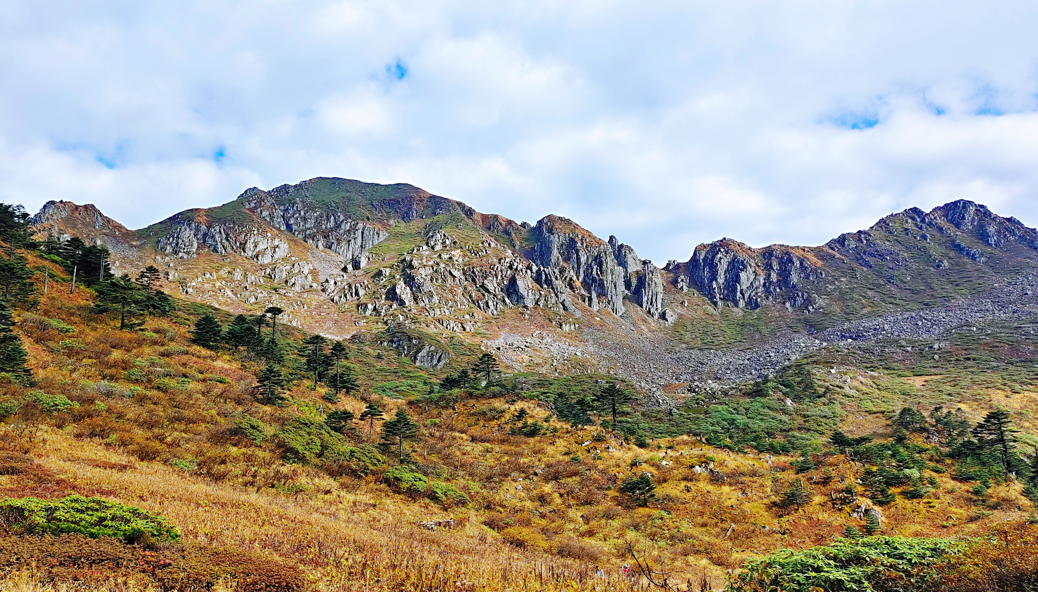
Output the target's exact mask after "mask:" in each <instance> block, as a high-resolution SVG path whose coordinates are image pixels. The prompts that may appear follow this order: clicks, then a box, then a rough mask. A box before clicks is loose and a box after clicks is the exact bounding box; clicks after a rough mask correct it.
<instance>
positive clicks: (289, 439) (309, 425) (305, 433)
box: [275, 417, 350, 465]
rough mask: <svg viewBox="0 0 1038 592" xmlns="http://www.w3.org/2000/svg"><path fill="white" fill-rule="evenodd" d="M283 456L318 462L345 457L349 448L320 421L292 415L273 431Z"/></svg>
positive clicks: (296, 461) (306, 461)
mask: <svg viewBox="0 0 1038 592" xmlns="http://www.w3.org/2000/svg"><path fill="white" fill-rule="evenodd" d="M275 437H276V438H277V440H278V442H279V443H280V444H281V446H282V448H283V450H284V454H285V459H286V460H287V461H288V462H294V463H299V464H304V465H317V464H320V463H321V462H322V461H324V462H330V461H336V460H348V459H349V457H350V451H349V449H348V447H347V446H346V443H345V441H344V440H343V439H342V436H340V435H339V434H336V433H335V432H333V431H332V430H331V429H330V428H329V427H328V426H327V425H325V423H324V422H323V421H319V420H316V419H313V418H310V417H295V418H292V419H290V420H288V421H287V422H285V425H284V426H283V427H282V428H281V430H279V431H278V432H277V434H275Z"/></svg>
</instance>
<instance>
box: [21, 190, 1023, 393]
mask: <svg viewBox="0 0 1038 592" xmlns="http://www.w3.org/2000/svg"><path fill="white" fill-rule="evenodd" d="M35 222H36V227H37V229H38V231H39V232H40V233H42V234H57V235H62V236H66V235H72V234H75V235H79V236H83V237H84V238H88V239H91V240H96V241H100V242H103V243H105V244H107V245H108V246H109V248H111V249H112V251H113V253H114V254H115V261H114V264H115V268H116V269H117V270H118V269H140V268H142V267H144V266H145V265H148V264H154V265H156V266H157V267H159V268H160V269H161V270H162V271H163V277H164V281H165V284H166V288H167V289H168V290H170V291H173V292H174V293H178V294H179V295H181V296H183V297H185V298H188V299H192V300H196V301H199V302H205V303H208V304H212V305H215V306H219V307H221V308H224V309H227V310H231V311H235V312H249V311H252V312H255V311H258V310H261V309H262V308H265V307H266V306H268V305H277V306H280V307H282V308H284V309H285V310H286V311H287V312H286V314H285V316H284V317H283V318H284V320H286V321H287V322H288V323H290V324H294V325H296V326H299V327H302V328H304V329H307V330H310V331H315V332H320V333H323V334H326V335H329V336H334V337H345V336H349V335H352V334H354V333H356V332H365V331H373V330H380V328H381V327H384V326H385V325H386V324H394V323H395V324H403V325H405V326H409V327H414V328H416V329H419V330H421V331H424V332H426V333H428V334H429V335H431V336H433V337H434V338H436V339H440V340H451V339H460V340H462V341H463V342H466V343H468V344H470V345H473V346H475V345H478V346H481V347H483V348H488V347H492V348H495V349H497V350H498V351H500V352H501V354H502V357H503V359H504V361H505V362H506V363H509V364H511V365H513V366H514V367H516V368H528V369H537V370H543V371H549V372H551V371H590V370H596V371H615V370H616V369H617V368H619V367H620V366H621V365H622V366H624V367H625V369H626V370H628V371H629V372H630V373H631V375H632V376H634V377H635V378H636V379H637V380H638V381H639V382H640V383H641V384H642V385H643V386H645V387H647V388H659V387H662V386H664V385H667V384H670V383H680V382H688V380H689V376H687V374H688V372H687V369H689V368H698V367H699V366H700V365H699V364H694V363H693V364H689V361H688V359H687V358H688V356H693V357H695V356H697V355H698V354H696V353H695V350H697V349H701V348H704V347H705V348H714V349H716V348H719V347H721V348H726V349H730V348H733V347H734V348H739V349H746V348H750V350H748V351H750V353H748V354H746V356H748V357H747V359H748V360H753V361H752V362H747V363H746V364H744V366H746V367H747V368H749V367H750V366H756V367H757V371H760V368H764V369H765V370H767V369H768V368H770V366H769V365H768V364H761V363H760V360H759V359H760V358H761V356H762V355H763V356H764V357H765V358H769V359H776V360H785V359H786V358H787V357H788V355H787V354H791V355H793V356H794V357H795V356H797V355H801V354H802V353H803V351H804V350H805V349H806V350H810V349H811V348H812V347H814V345H812V344H816V343H821V342H822V341H824V339H823V337H822V336H821V334H819V335H818V336H814V337H810V335H813V334H815V333H816V332H820V331H825V330H835V328H837V327H841V326H843V329H842V331H843V332H844V333H848V334H856V333H855V331H853V330H852V329H851V328H849V327H846V326H844V325H846V323H861V322H864V320H865V319H869V318H875V317H879V316H881V315H885V314H896V313H904V312H912V311H920V310H930V309H933V310H937V309H943V308H947V307H949V306H962V303H963V302H965V301H968V300H969V299H970V298H979V297H982V295H985V294H986V295H987V296H984V297H985V298H988V299H989V300H990V299H991V298H996V299H997V298H998V294H997V292H998V291H999V290H1000V289H1002V288H1000V287H999V286H1005V285H1006V284H1007V283H1008V282H1010V281H1018V282H1019V281H1026V280H1025V279H1022V278H1026V276H1027V273H1028V272H1030V271H1032V270H1034V269H1035V268H1036V266H1038V233H1036V231H1035V230H1034V229H1032V228H1028V227H1026V226H1024V225H1023V224H1022V223H1020V222H1019V221H1018V220H1015V219H1013V218H1002V217H1000V216H997V215H995V214H994V213H992V212H991V211H990V210H988V209H987V208H986V207H984V206H982V205H978V204H974V203H972V202H968V201H956V202H952V203H949V204H946V205H944V206H941V207H938V208H935V209H934V210H933V211H931V212H929V213H925V212H922V211H921V210H918V209H915V208H913V209H910V210H906V211H904V212H901V213H898V214H893V215H891V216H888V217H886V218H884V219H882V220H880V221H879V222H877V223H876V224H875V225H874V226H873V227H871V228H870V229H868V230H863V231H859V232H855V233H848V234H844V235H841V236H840V237H838V238H836V239H834V240H832V241H830V242H828V243H826V244H825V245H822V246H819V247H789V246H784V245H774V246H769V247H765V248H763V249H755V248H751V247H748V246H747V245H745V244H742V243H739V242H738V241H735V240H732V239H722V240H719V241H715V242H713V243H709V244H704V245H700V246H698V247H696V249H695V250H694V251H693V254H692V256H691V257H690V258H689V259H688V260H687V261H686V262H684V263H679V262H676V261H671V262H670V263H668V264H667V265H666V267H664V268H663V269H662V270H661V269H660V268H658V267H657V266H656V265H654V264H653V263H652V262H651V261H648V260H642V259H640V258H639V257H638V255H637V253H636V252H635V251H634V249H633V248H632V247H630V246H628V245H624V244H621V243H619V241H617V240H616V239H615V238H614V237H610V238H609V240H603V239H600V238H598V237H596V236H594V235H593V234H592V233H590V232H588V231H587V230H586V229H583V228H581V227H580V226H579V225H578V224H576V223H575V222H573V221H571V220H568V219H565V218H561V217H558V216H546V217H545V218H543V219H541V220H540V221H538V222H537V224H535V225H532V226H531V225H529V224H527V223H517V222H515V221H512V220H508V219H507V218H503V217H501V216H496V215H487V214H481V213H479V212H476V211H475V210H474V209H472V208H471V207H469V206H467V205H465V204H463V203H461V202H458V201H454V200H450V199H447V198H443V197H440V196H436V195H432V194H430V193H428V192H426V191H423V190H421V189H419V188H416V187H413V186H411V185H406V184H396V185H377V184H370V183H362V182H360V181H353V180H347V179H337V178H317V179H311V180H308V181H304V182H302V183H299V184H297V185H282V186H279V187H277V188H274V189H272V190H270V191H264V190H261V189H256V188H253V189H249V190H247V191H245V192H244V193H242V195H241V196H239V197H238V198H237V199H236V200H234V201H232V202H229V203H227V204H225V205H223V206H220V207H217V208H210V209H201V210H187V211H185V212H181V213H180V214H177V215H175V216H172V217H170V218H168V219H167V220H164V221H162V222H159V223H157V224H154V225H152V226H149V227H147V228H144V229H141V230H138V231H128V230H126V229H125V228H123V227H122V226H120V225H118V223H115V222H114V221H111V220H109V219H107V218H105V217H104V216H103V215H102V214H100V212H98V211H97V210H96V208H94V207H93V206H75V205H73V204H69V203H68V202H60V203H57V202H50V203H48V204H47V205H45V206H44V208H43V210H41V212H40V213H39V214H38V215H37V216H36V218H35ZM1017 300H1019V298H1017ZM1014 302H1015V301H1014ZM797 334H800V335H801V336H800V337H796V335H797ZM874 337H878V335H875V336H874ZM796 343H803V344H805V345H804V347H800V346H796ZM790 344H792V346H791V345H790ZM689 346H691V347H692V348H693V349H692V350H690V349H689ZM753 348H758V349H760V348H763V350H764V354H760V352H756V353H754V351H755V350H753ZM418 349H422V348H418ZM427 353H428V355H424V356H423V357H422V360H421V363H422V364H426V363H431V364H434V365H440V364H443V363H446V361H447V360H449V358H450V352H448V351H447V350H446V349H445V348H438V349H437V348H435V347H434V350H427ZM736 357H738V356H736ZM682 367H684V368H685V369H686V370H685V371H682ZM714 369H715V368H713V366H711V368H707V369H706V371H704V374H707V375H708V374H710V373H711V372H712V371H713V370H714ZM721 374H722V375H723V374H725V373H724V372H721ZM728 374H731V373H728ZM735 374H738V375H740V376H742V375H745V374H746V371H745V370H743V371H741V372H736V373H735Z"/></svg>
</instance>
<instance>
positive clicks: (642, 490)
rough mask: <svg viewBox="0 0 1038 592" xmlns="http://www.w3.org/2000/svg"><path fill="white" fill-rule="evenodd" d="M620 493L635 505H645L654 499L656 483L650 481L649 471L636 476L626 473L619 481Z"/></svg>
mask: <svg viewBox="0 0 1038 592" xmlns="http://www.w3.org/2000/svg"><path fill="white" fill-rule="evenodd" d="M620 493H622V494H624V495H625V496H627V499H628V500H630V502H631V503H632V504H634V505H636V506H647V505H648V504H650V503H651V502H652V501H653V500H654V499H656V484H655V483H653V482H652V475H651V474H650V473H642V474H640V475H638V476H637V477H635V476H633V475H628V476H627V477H625V478H624V480H623V482H622V483H620Z"/></svg>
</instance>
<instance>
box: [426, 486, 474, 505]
mask: <svg viewBox="0 0 1038 592" xmlns="http://www.w3.org/2000/svg"><path fill="white" fill-rule="evenodd" d="M429 499H431V500H432V501H434V502H436V503H439V504H443V505H444V506H465V505H468V504H469V503H471V501H472V500H470V499H469V496H467V495H465V494H464V493H462V492H461V491H460V490H459V489H458V488H457V487H455V486H454V485H451V484H450V483H443V482H442V481H436V482H434V483H433V484H432V486H431V487H430V488H429Z"/></svg>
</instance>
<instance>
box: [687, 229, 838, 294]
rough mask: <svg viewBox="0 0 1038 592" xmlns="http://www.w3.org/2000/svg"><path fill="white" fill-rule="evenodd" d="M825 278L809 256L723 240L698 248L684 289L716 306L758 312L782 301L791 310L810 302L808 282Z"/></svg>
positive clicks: (791, 250)
mask: <svg viewBox="0 0 1038 592" xmlns="http://www.w3.org/2000/svg"><path fill="white" fill-rule="evenodd" d="M821 275H822V271H821V270H820V269H818V268H817V267H816V265H815V264H814V263H813V262H812V261H811V260H810V259H809V258H808V257H807V256H806V255H804V254H801V253H798V252H796V251H795V250H794V249H791V248H789V247H783V246H772V247H767V248H765V249H752V248H750V247H748V246H746V245H744V244H743V243H740V242H738V241H734V240H731V239H722V240H719V241H717V242H713V243H710V244H707V245H700V246H698V247H696V250H695V252H694V253H693V254H692V258H691V259H690V260H689V261H688V263H687V264H686V265H685V274H684V278H683V279H684V281H683V282H681V285H683V286H686V287H692V288H695V289H696V290H697V291H699V292H700V293H701V294H703V296H705V297H706V298H708V299H709V300H710V301H711V302H713V303H714V304H721V303H727V304H730V305H731V306H735V307H737V308H751V309H754V308H760V307H761V306H763V305H764V304H765V303H768V302H775V301H779V300H783V299H784V300H785V304H787V305H788V306H796V307H800V306H803V305H804V304H806V302H807V301H808V300H809V295H808V294H807V292H806V291H805V289H806V284H807V283H808V282H810V281H814V280H817V279H818V278H819V277H820V276H821ZM679 287H680V286H679Z"/></svg>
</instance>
